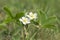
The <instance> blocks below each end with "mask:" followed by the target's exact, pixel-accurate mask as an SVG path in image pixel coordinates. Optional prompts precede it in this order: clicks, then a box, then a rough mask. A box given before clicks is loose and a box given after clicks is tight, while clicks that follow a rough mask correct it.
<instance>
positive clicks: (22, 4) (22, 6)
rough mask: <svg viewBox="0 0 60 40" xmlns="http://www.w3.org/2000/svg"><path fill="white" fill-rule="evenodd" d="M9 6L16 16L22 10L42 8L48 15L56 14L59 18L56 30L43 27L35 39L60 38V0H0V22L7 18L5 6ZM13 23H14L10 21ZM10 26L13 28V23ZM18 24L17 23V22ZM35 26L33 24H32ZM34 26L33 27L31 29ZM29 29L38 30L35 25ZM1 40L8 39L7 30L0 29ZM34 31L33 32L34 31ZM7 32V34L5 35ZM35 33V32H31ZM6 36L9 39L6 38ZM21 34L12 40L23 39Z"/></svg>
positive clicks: (56, 39) (48, 39)
mask: <svg viewBox="0 0 60 40" xmlns="http://www.w3.org/2000/svg"><path fill="white" fill-rule="evenodd" d="M4 7H8V8H9V9H10V10H11V12H12V13H13V15H14V16H15V15H16V13H18V12H21V11H36V10H42V11H44V12H45V13H46V14H47V15H48V16H52V15H56V17H57V18H58V22H56V23H57V25H58V26H57V27H56V28H55V29H56V30H54V31H53V30H52V32H51V29H44V28H43V29H41V32H40V31H39V32H38V33H37V35H35V37H34V38H35V39H34V40H60V0H0V23H2V21H3V20H4V19H6V13H5V12H4V10H3V8H4ZM10 24H13V23H10ZM8 26H10V28H11V29H10V31H11V30H13V25H9V24H8ZM15 26H16V24H15ZM32 26H33V25H32ZM31 28H32V29H31ZM31 28H30V29H31V30H30V29H29V30H30V31H32V30H34V32H35V31H36V30H37V29H36V28H34V27H31ZM0 31H1V32H0V40H8V36H9V35H8V36H6V34H5V33H6V32H5V30H3V31H4V32H3V31H2V30H1V29H0ZM34 32H33V33H34ZM3 34H5V35H3ZM31 35H33V34H31ZM5 37H6V38H7V39H5ZM19 37H20V35H16V36H14V37H13V39H10V40H21V39H20V38H19Z"/></svg>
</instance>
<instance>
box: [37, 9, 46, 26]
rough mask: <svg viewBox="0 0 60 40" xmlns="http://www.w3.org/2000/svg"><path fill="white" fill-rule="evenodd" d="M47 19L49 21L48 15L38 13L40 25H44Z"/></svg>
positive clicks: (41, 12)
mask: <svg viewBox="0 0 60 40" xmlns="http://www.w3.org/2000/svg"><path fill="white" fill-rule="evenodd" d="M46 19H47V16H46V14H45V13H44V12H43V11H41V10H40V11H39V12H38V20H39V23H41V24H42V25H43V24H44V22H45V21H46Z"/></svg>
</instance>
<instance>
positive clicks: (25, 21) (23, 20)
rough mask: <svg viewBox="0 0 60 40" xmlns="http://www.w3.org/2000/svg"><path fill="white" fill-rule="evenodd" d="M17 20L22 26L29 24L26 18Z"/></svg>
mask: <svg viewBox="0 0 60 40" xmlns="http://www.w3.org/2000/svg"><path fill="white" fill-rule="evenodd" d="M19 20H20V21H21V22H22V23H23V24H24V25H26V24H29V23H30V20H29V19H28V18H26V17H22V18H20V19H19Z"/></svg>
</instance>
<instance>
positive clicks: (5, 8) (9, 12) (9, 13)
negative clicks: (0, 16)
mask: <svg viewBox="0 0 60 40" xmlns="http://www.w3.org/2000/svg"><path fill="white" fill-rule="evenodd" d="M4 10H5V11H6V12H7V14H8V15H9V16H10V17H11V18H13V15H12V13H11V11H10V10H9V9H8V8H7V7H4Z"/></svg>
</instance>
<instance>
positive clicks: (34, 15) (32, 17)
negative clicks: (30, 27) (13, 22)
mask: <svg viewBox="0 0 60 40" xmlns="http://www.w3.org/2000/svg"><path fill="white" fill-rule="evenodd" d="M26 16H27V17H28V18H29V19H30V20H32V19H36V18H37V13H32V12H30V13H29V14H28V15H26Z"/></svg>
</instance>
